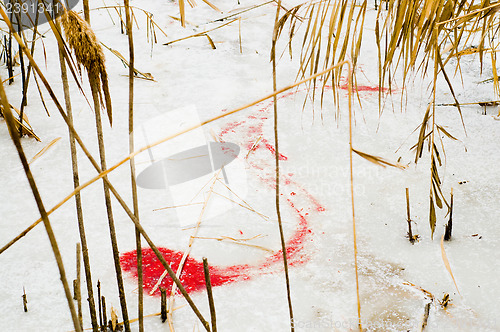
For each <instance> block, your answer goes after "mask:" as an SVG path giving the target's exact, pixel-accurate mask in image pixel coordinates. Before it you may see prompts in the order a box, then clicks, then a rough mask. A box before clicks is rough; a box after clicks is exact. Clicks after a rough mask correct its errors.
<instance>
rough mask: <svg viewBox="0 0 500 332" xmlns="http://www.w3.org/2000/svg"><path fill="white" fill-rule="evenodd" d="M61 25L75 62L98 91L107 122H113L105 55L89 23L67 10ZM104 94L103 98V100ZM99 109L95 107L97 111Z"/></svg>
mask: <svg viewBox="0 0 500 332" xmlns="http://www.w3.org/2000/svg"><path fill="white" fill-rule="evenodd" d="M61 22H62V25H63V28H64V33H65V36H66V40H67V42H68V45H69V46H70V47H71V49H72V50H73V52H74V53H75V58H76V60H77V63H78V64H80V65H82V66H83V67H84V68H85V70H86V71H87V73H88V75H89V80H91V81H93V86H94V87H95V89H96V90H97V92H98V95H99V100H100V104H101V105H102V107H104V106H105V108H106V110H107V113H108V119H109V123H110V124H112V123H113V113H112V106H111V97H110V94H109V87H108V74H107V73H106V66H105V64H104V63H105V57H104V53H103V51H102V47H101V45H100V44H99V41H98V40H97V37H96V36H95V34H94V32H93V31H92V28H91V27H90V24H89V23H87V22H86V21H84V20H83V19H82V18H81V17H80V16H79V15H78V14H77V13H75V12H74V11H72V10H68V11H66V12H65V13H64V15H62V20H61ZM103 96H104V100H103ZM98 111H99V109H96V112H98Z"/></svg>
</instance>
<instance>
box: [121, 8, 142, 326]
mask: <svg viewBox="0 0 500 332" xmlns="http://www.w3.org/2000/svg"><path fill="white" fill-rule="evenodd" d="M124 6H125V20H126V29H127V36H128V45H129V66H128V69H129V72H128V84H129V100H128V123H129V127H128V133H129V152H130V153H132V152H134V76H135V73H134V68H135V56H134V36H133V31H132V17H131V15H130V3H129V0H124ZM130 182H131V187H132V205H133V208H134V215H135V217H136V218H137V220H139V202H138V197H137V184H136V176H135V163H134V158H131V159H130ZM135 247H136V255H137V287H138V299H137V301H138V307H137V314H138V320H139V332H144V291H143V273H142V245H141V233H140V232H139V230H138V229H137V228H136V229H135Z"/></svg>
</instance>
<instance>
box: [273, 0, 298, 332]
mask: <svg viewBox="0 0 500 332" xmlns="http://www.w3.org/2000/svg"><path fill="white" fill-rule="evenodd" d="M280 9H281V0H278V6H277V7H276V18H275V20H274V32H273V39H272V46H271V62H272V69H273V91H276V90H277V89H278V88H277V83H276V42H277V40H278V36H279V31H280V19H279V18H280ZM273 106H274V160H275V172H276V180H275V183H276V184H275V195H276V199H275V204H276V215H277V217H278V228H279V233H280V241H281V252H282V254H283V267H284V269H285V285H286V296H287V301H288V314H289V316H290V330H291V331H292V332H294V331H295V324H294V320H293V307H292V296H291V293H290V277H289V275H288V261H287V255H286V242H285V236H284V234H283V224H282V222H281V211H280V164H279V157H280V155H279V145H278V143H279V141H278V98H277V96H276V95H274V96H273Z"/></svg>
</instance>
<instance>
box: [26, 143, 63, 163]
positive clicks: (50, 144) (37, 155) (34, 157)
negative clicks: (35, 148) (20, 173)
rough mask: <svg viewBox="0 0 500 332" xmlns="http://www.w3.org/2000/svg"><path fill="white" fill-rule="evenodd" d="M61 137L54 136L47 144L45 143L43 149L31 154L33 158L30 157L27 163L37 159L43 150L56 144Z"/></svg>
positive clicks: (45, 150)
mask: <svg viewBox="0 0 500 332" xmlns="http://www.w3.org/2000/svg"><path fill="white" fill-rule="evenodd" d="M60 139H61V137H58V138H54V139H53V140H52V141H51V142H50V143H49V144H47V145H46V146H44V147H43V149H41V150H40V151H39V152H38V153H37V154H35V155H34V156H33V158H31V160H30V162H29V163H28V164H31V163H33V162H34V161H35V160H37V159H38V158H40V157H41V156H42V155H43V154H44V153H45V152H47V151H48V150H49V149H50V148H51V147H52V146H53V145H54V144H56V143H57V142H58V141H59V140H60Z"/></svg>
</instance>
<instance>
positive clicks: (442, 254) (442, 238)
mask: <svg viewBox="0 0 500 332" xmlns="http://www.w3.org/2000/svg"><path fill="white" fill-rule="evenodd" d="M441 257H442V258H443V263H444V266H445V267H446V271H448V273H449V274H450V276H451V279H453V283H454V284H455V288H456V289H457V292H458V294H460V291H459V290H458V286H457V282H456V281H455V277H454V276H453V272H451V267H450V262H449V261H448V257H447V256H446V251H445V250H444V235H443V236H441ZM461 295H462V294H460V296H461Z"/></svg>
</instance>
